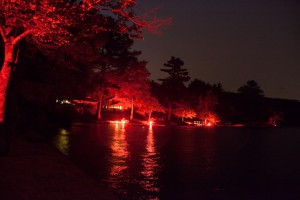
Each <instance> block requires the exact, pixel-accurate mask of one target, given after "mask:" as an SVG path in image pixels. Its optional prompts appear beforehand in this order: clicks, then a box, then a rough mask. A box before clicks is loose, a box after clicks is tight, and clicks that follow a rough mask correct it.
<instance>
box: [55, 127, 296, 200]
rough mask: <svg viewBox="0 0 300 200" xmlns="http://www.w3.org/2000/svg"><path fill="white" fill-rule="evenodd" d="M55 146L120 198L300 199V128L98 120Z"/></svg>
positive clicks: (66, 135)
mask: <svg viewBox="0 0 300 200" xmlns="http://www.w3.org/2000/svg"><path fill="white" fill-rule="evenodd" d="M56 146H57V148H58V149H59V150H60V151H62V152H63V153H64V154H66V155H68V156H70V158H71V159H72V160H74V162H76V163H77V164H78V165H79V166H80V167H81V168H83V169H84V170H85V171H86V172H87V173H89V174H90V175H91V176H92V177H94V178H95V179H97V180H99V181H101V182H103V183H104V184H105V185H106V186H107V187H108V188H109V189H110V190H112V191H113V192H114V193H115V194H116V195H117V196H118V197H119V198H120V199H300V195H299V194H300V129H299V128H256V129H254V128H253V129H249V128H228V127H223V128H219V127H214V128H203V127H177V126H176V127H156V126H153V127H149V126H130V125H125V126H124V125H122V124H111V125H107V124H96V125H86V126H74V127H72V129H71V130H64V129H61V130H60V132H59V134H58V135H57V137H56Z"/></svg>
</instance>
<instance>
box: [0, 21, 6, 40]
mask: <svg viewBox="0 0 300 200" xmlns="http://www.w3.org/2000/svg"><path fill="white" fill-rule="evenodd" d="M0 34H1V36H2V38H3V41H4V43H5V42H6V41H7V37H6V35H5V30H4V28H3V26H2V25H0Z"/></svg>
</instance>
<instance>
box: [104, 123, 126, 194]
mask: <svg viewBox="0 0 300 200" xmlns="http://www.w3.org/2000/svg"><path fill="white" fill-rule="evenodd" d="M110 148H111V150H112V155H111V164H112V166H111V169H110V173H109V178H108V180H107V182H108V183H109V184H110V187H112V188H114V189H116V188H121V183H120V181H119V180H122V178H124V176H125V175H124V173H125V171H126V170H127V168H128V165H127V163H126V160H127V158H128V156H129V152H128V149H127V148H128V144H127V142H126V140H125V123H121V124H119V123H116V124H115V131H114V132H113V138H112V142H111V145H110Z"/></svg>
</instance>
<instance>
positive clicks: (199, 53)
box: [135, 0, 300, 100]
mask: <svg viewBox="0 0 300 200" xmlns="http://www.w3.org/2000/svg"><path fill="white" fill-rule="evenodd" d="M139 4H140V5H139V6H138V7H139V9H140V10H141V11H143V10H150V9H151V8H155V7H158V6H160V9H159V10H158V11H157V14H156V15H157V16H160V17H169V16H171V17H173V23H172V25H171V26H170V27H168V28H164V29H163V30H162V34H161V35H153V34H149V33H146V34H145V39H144V40H142V41H137V42H136V44H135V49H138V50H141V51H142V53H143V54H142V57H141V58H142V59H145V60H147V61H148V62H149V63H148V69H149V71H150V72H151V79H154V80H156V79H157V78H163V77H165V76H166V74H165V73H163V72H160V68H162V67H163V63H165V62H166V61H167V60H169V59H170V58H171V56H175V57H180V58H181V59H182V60H183V61H184V62H185V68H187V69H188V71H189V73H190V76H191V77H192V79H194V78H198V79H201V80H203V81H206V82H210V83H218V82H220V83H221V84H222V85H223V88H224V89H225V90H226V91H233V92H236V91H237V88H239V87H240V86H241V85H243V84H245V83H246V81H247V80H252V79H253V80H256V81H257V82H258V84H259V85H260V86H261V88H262V89H263V90H264V91H265V95H266V96H267V97H278V98H287V99H297V100H300V1H299V0H186V1H183V0H140V1H139Z"/></svg>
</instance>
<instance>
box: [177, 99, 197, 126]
mask: <svg viewBox="0 0 300 200" xmlns="http://www.w3.org/2000/svg"><path fill="white" fill-rule="evenodd" d="M174 114H175V116H177V117H180V118H181V121H182V122H184V118H194V117H196V115H197V114H196V112H195V111H194V109H192V108H191V106H190V102H189V101H181V102H177V103H175V108H174Z"/></svg>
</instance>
